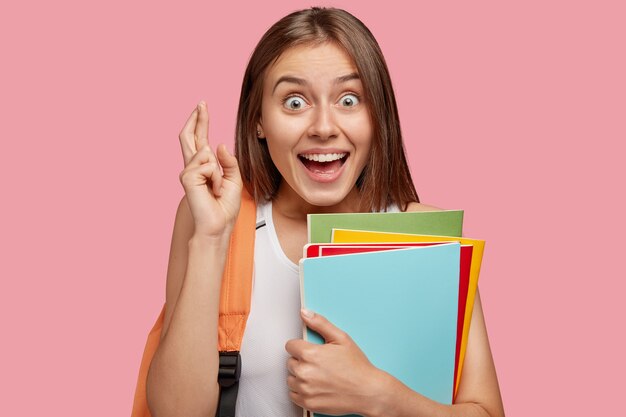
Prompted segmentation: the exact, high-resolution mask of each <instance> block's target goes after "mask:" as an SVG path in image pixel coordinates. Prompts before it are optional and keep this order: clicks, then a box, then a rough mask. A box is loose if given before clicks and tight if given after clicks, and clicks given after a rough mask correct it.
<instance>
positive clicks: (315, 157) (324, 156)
mask: <svg viewBox="0 0 626 417" xmlns="http://www.w3.org/2000/svg"><path fill="white" fill-rule="evenodd" d="M300 156H301V157H303V158H304V159H308V160H309V161H315V162H331V161H336V160H338V159H341V158H343V157H344V156H346V153H345V152H342V153H307V154H302V155H300Z"/></svg>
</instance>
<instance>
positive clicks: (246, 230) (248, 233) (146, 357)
mask: <svg viewBox="0 0 626 417" xmlns="http://www.w3.org/2000/svg"><path fill="white" fill-rule="evenodd" d="M255 224H256V205H255V203H254V199H253V198H252V196H250V194H249V193H248V192H247V191H246V190H245V188H244V189H243V191H242V195H241V208H240V210H239V215H238V217H237V222H236V223H235V227H234V229H233V233H232V235H231V238H230V246H229V248H228V255H227V257H226V266H225V268H224V274H223V275H222V289H221V292H220V314H219V319H218V320H219V322H218V348H219V350H220V352H224V351H228V352H233V353H236V354H237V358H236V359H237V361H236V362H237V363H236V367H235V368H233V372H232V373H233V376H234V374H235V373H236V379H237V380H238V379H239V372H240V369H241V368H240V366H241V362H240V360H239V355H238V354H239V349H240V347H241V340H242V338H243V333H244V330H245V328H246V321H247V320H248V315H249V314H250V297H251V295H252V267H253V264H254V235H255ZM164 317H165V305H164V306H163V308H162V309H161V313H160V314H159V317H158V318H157V320H156V322H155V323H154V326H153V327H152V330H150V333H149V334H148V339H147V341H146V347H145V348H144V352H143V356H142V358H141V365H140V367H139V377H138V378H137V388H136V389H135V399H134V401H133V410H132V413H131V417H151V414H150V410H149V409H148V402H147V400H146V381H147V379H148V370H149V369H150V363H151V362H152V358H153V357H154V353H155V352H156V350H157V348H158V347H159V341H160V340H161V331H162V329H163V319H164ZM223 362H224V361H223V359H222V354H221V353H220V374H219V375H218V378H222V379H224V378H223V377H224V376H226V377H227V378H226V381H227V382H226V384H227V383H228V379H229V375H230V373H231V372H230V370H229V366H228V365H229V364H228V362H229V361H225V362H226V364H225V366H222V365H223ZM224 374H226V375H224ZM220 385H221V386H222V392H221V395H222V396H223V395H224V391H227V390H225V389H224V388H223V385H222V383H220ZM231 385H234V387H235V390H234V398H235V399H236V395H237V391H236V386H237V384H231ZM231 395H232V390H231ZM221 400H222V399H221V398H220V402H222V401H221ZM222 406H223V404H222ZM233 410H234V405H233ZM218 415H219V409H218ZM233 415H234V414H233Z"/></svg>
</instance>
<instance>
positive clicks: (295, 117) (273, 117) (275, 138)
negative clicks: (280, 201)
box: [259, 43, 372, 206]
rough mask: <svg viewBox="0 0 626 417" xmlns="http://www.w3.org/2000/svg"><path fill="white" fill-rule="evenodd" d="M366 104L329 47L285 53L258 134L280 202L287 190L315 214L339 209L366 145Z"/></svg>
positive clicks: (269, 86)
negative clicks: (276, 177) (275, 174)
mask: <svg viewBox="0 0 626 417" xmlns="http://www.w3.org/2000/svg"><path fill="white" fill-rule="evenodd" d="M364 100H365V98H364V90H363V85H362V83H361V80H360V79H359V77H358V75H357V70H356V67H355V65H354V63H353V62H352V60H351V59H350V57H349V56H348V55H347V54H346V53H345V52H344V51H343V50H342V49H341V48H340V47H338V46H337V45H335V44H333V43H324V44H321V45H310V46H297V47H293V48H290V49H288V50H287V51H285V52H284V53H283V54H282V55H281V56H280V57H279V59H278V60H277V61H276V62H275V63H274V65H273V66H271V67H270V68H268V70H267V73H266V76H265V80H264V85H263V101H262V108H261V120H260V122H259V130H261V132H262V135H261V136H263V137H265V140H266V141H267V146H268V149H269V152H270V156H271V158H272V161H274V164H275V165H276V167H277V168H278V170H279V171H280V173H281V175H282V177H283V179H284V181H283V183H282V184H281V190H279V196H280V195H281V192H283V189H285V187H286V186H287V185H288V186H289V187H290V188H291V190H293V191H295V193H296V194H297V195H298V196H299V197H300V198H302V199H303V200H305V201H306V202H307V203H309V204H311V205H314V206H334V205H337V204H340V203H341V202H342V201H344V199H345V198H346V196H348V195H349V194H350V192H351V191H352V190H353V189H354V188H355V184H356V181H357V179H358V177H359V175H360V174H361V171H363V168H364V167H365V165H366V163H367V160H368V156H369V152H370V146H371V142H372V123H371V120H370V115H369V111H368V105H367V103H365V101H364ZM291 190H287V193H286V194H285V193H284V192H283V194H285V195H295V194H294V193H291V192H289V191H291Z"/></svg>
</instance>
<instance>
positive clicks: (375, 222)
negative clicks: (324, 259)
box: [307, 210, 463, 243]
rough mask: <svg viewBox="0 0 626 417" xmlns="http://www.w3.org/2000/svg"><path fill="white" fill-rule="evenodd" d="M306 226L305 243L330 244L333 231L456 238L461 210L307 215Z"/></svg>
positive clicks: (458, 233)
mask: <svg viewBox="0 0 626 417" xmlns="http://www.w3.org/2000/svg"><path fill="white" fill-rule="evenodd" d="M307 224H308V237H309V243H330V241H331V235H332V229H333V228H336V229H351V230H370V231H372V232H395V233H413V234H422V235H438V236H457V237H460V236H462V234H463V210H443V211H413V212H410V213H333V214H309V215H308V216H307Z"/></svg>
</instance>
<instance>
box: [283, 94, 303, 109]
mask: <svg viewBox="0 0 626 417" xmlns="http://www.w3.org/2000/svg"><path fill="white" fill-rule="evenodd" d="M283 106H285V107H286V108H287V109H289V110H300V109H302V108H303V107H305V106H306V102H305V101H304V99H303V98H302V97H300V96H291V97H287V98H286V99H285V101H283Z"/></svg>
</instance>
